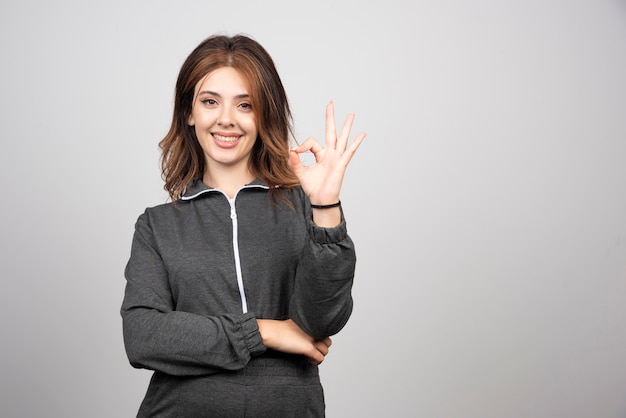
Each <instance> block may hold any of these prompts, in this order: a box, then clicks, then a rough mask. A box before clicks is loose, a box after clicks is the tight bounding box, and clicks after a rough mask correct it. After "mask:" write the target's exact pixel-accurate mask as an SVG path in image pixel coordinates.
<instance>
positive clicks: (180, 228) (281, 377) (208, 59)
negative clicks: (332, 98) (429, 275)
mask: <svg viewBox="0 0 626 418" xmlns="http://www.w3.org/2000/svg"><path fill="white" fill-rule="evenodd" d="M353 118H354V115H352V114H351V115H349V116H348V117H347V118H346V120H345V123H344V125H343V127H342V129H341V130H340V132H339V133H338V134H337V133H336V129H335V120H334V108H333V103H332V102H331V103H329V104H328V106H327V108H326V132H325V136H326V138H325V146H323V145H321V144H320V143H318V141H316V140H315V139H313V138H309V139H307V140H306V141H304V142H303V143H302V144H300V145H297V146H295V147H292V148H290V147H289V145H290V140H291V139H292V138H293V130H292V118H291V113H290V109H289V105H288V102H287V96H286V94H285V91H284V88H283V85H282V83H281V80H280V78H279V75H278V73H277V71H276V68H275V66H274V63H273V61H272V59H271V57H270V56H269V55H268V53H267V52H266V50H265V49H264V48H263V47H262V46H261V45H259V43H257V42H256V41H255V40H253V39H251V38H250V37H247V36H243V35H237V36H232V37H230V36H221V35H220V36H218V35H215V36H212V37H209V38H208V39H206V40H204V41H203V42H202V43H201V44H200V45H198V46H197V47H196V48H195V49H194V51H192V53H191V54H190V55H189V56H188V57H187V59H186V60H185V62H184V64H183V66H182V68H181V70H180V73H179V76H178V81H177V84H176V92H175V103H174V114H173V119H172V124H171V128H170V130H169V132H168V134H167V135H166V136H165V138H164V139H163V140H162V141H161V142H160V147H161V149H162V171H163V178H164V180H165V188H166V190H167V191H168V193H169V196H170V198H171V202H170V203H166V204H162V205H159V206H156V207H152V208H148V209H146V211H145V212H144V213H143V214H142V215H140V216H139V218H138V220H137V223H136V226H135V233H134V237H133V243H132V250H131V255H130V259H129V261H128V264H127V266H126V270H125V276H126V291H125V295H124V300H123V303H122V309H121V315H122V318H123V331H124V342H125V346H126V351H127V354H128V358H129V360H130V363H131V364H132V365H133V366H134V367H137V368H146V369H150V370H154V374H153V376H152V379H151V381H150V385H149V387H148V391H147V393H146V396H145V398H144V400H143V402H142V404H141V407H140V409H139V413H138V417H172V418H174V417H176V418H185V417H244V416H245V417H272V418H278V417H298V418H302V417H323V416H324V409H325V407H324V395H323V391H322V387H321V384H320V379H319V375H318V365H319V364H320V363H321V362H322V361H323V360H324V356H326V354H328V351H329V347H330V345H331V340H330V338H329V337H330V336H332V335H334V334H336V333H337V332H339V331H340V330H341V329H342V328H343V327H344V325H345V324H346V322H347V321H348V318H349V317H350V314H351V312H352V297H351V288H352V281H353V277H354V270H355V262H356V257H355V251H354V245H353V243H352V241H351V239H350V237H349V236H348V234H347V231H346V223H345V219H344V217H343V212H342V209H341V204H340V201H339V197H340V190H341V185H342V181H343V177H344V173H345V170H346V168H347V166H348V163H349V162H350V160H351V158H352V156H353V155H354V153H355V152H356V150H357V148H358V147H359V145H360V144H361V142H362V140H363V138H364V137H365V134H364V133H361V134H359V135H357V136H356V137H355V138H354V140H353V141H352V142H351V143H349V135H350V129H351V126H352V121H353ZM304 152H312V153H313V154H314V155H315V163H314V164H312V165H310V166H304V165H303V164H302V162H301V160H300V157H299V154H301V153H304Z"/></svg>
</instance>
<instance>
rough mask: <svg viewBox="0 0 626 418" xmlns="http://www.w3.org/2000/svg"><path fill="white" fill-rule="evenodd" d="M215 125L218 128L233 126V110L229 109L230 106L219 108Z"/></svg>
mask: <svg viewBox="0 0 626 418" xmlns="http://www.w3.org/2000/svg"><path fill="white" fill-rule="evenodd" d="M217 124H218V125H220V126H233V125H234V124H235V123H234V117H233V110H232V109H231V108H230V106H222V107H221V109H220V113H219V115H218V117H217Z"/></svg>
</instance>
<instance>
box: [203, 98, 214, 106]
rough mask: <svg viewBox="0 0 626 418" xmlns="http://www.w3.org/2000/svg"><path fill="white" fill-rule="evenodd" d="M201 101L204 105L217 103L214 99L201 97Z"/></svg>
mask: <svg viewBox="0 0 626 418" xmlns="http://www.w3.org/2000/svg"><path fill="white" fill-rule="evenodd" d="M201 102H202V103H204V104H205V105H215V104H217V101H215V99H202V100H201Z"/></svg>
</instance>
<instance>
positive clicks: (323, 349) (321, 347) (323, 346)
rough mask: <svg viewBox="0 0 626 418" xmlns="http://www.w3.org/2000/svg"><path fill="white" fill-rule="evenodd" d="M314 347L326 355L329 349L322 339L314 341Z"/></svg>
mask: <svg viewBox="0 0 626 418" xmlns="http://www.w3.org/2000/svg"><path fill="white" fill-rule="evenodd" d="M315 348H317V351H319V352H320V353H322V355H323V356H326V354H328V352H329V351H330V350H329V349H328V346H327V345H326V344H325V343H324V341H318V342H316V343H315Z"/></svg>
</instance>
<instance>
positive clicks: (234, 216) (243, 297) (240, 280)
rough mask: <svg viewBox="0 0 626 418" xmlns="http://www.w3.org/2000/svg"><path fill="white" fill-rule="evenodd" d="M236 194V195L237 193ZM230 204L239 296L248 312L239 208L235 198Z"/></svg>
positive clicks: (229, 200)
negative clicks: (241, 255)
mask: <svg viewBox="0 0 626 418" xmlns="http://www.w3.org/2000/svg"><path fill="white" fill-rule="evenodd" d="M235 196H236V195H235ZM228 203H229V204H230V219H231V221H232V225H233V253H234V255H235V271H236V273H237V286H238V287H239V296H240V297H241V309H242V310H243V313H244V314H245V313H248V302H247V300H246V292H245V289H244V287H243V275H242V274H241V259H240V258H239V240H238V239H237V232H238V224H237V210H236V209H235V198H232V199H228Z"/></svg>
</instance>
